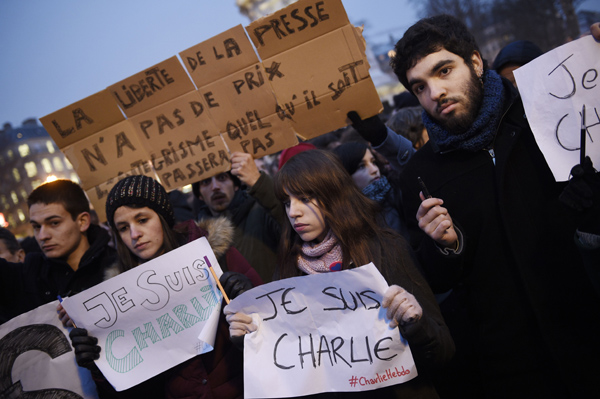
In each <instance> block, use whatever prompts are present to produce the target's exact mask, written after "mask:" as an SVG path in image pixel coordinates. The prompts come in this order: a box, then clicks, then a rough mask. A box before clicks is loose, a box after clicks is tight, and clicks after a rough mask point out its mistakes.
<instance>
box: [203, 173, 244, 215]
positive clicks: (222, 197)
mask: <svg viewBox="0 0 600 399" xmlns="http://www.w3.org/2000/svg"><path fill="white" fill-rule="evenodd" d="M237 190H238V187H236V186H235V185H234V184H233V180H231V177H230V176H229V175H228V174H227V173H220V174H218V175H216V176H213V177H210V178H208V179H204V180H202V181H201V182H200V199H201V200H202V201H204V203H206V206H208V209H210V212H211V213H212V214H213V215H214V216H217V215H218V214H220V213H222V212H224V211H225V210H226V209H227V208H228V207H229V204H231V201H232V200H233V196H234V195H235V192H236V191H237Z"/></svg>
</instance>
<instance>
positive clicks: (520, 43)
mask: <svg viewBox="0 0 600 399" xmlns="http://www.w3.org/2000/svg"><path fill="white" fill-rule="evenodd" d="M542 54H543V51H542V50H541V49H540V48H539V47H538V46H537V45H536V44H534V43H532V42H530V41H529V40H517V41H515V42H512V43H509V44H507V45H506V46H504V48H502V50H500V52H499V53H498V55H497V56H496V59H495V60H494V65H493V69H494V70H495V71H496V72H499V71H500V69H502V67H503V66H504V65H506V64H516V65H525V64H527V63H528V62H529V61H533V60H534V59H536V58H537V57H539V56H540V55H542Z"/></svg>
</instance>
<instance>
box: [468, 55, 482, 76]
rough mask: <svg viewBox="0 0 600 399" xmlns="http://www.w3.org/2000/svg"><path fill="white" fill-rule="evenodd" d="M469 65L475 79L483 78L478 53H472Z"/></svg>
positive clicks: (480, 59)
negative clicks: (471, 67) (475, 75)
mask: <svg viewBox="0 0 600 399" xmlns="http://www.w3.org/2000/svg"><path fill="white" fill-rule="evenodd" d="M471 64H472V65H473V70H474V71H475V73H476V74H477V77H478V78H481V77H482V76H483V59H482V58H481V54H479V51H473V55H471Z"/></svg>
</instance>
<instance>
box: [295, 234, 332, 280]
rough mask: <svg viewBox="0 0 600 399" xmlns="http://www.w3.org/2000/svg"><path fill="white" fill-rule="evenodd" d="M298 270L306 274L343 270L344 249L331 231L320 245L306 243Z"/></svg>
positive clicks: (301, 252) (303, 245) (299, 258)
mask: <svg viewBox="0 0 600 399" xmlns="http://www.w3.org/2000/svg"><path fill="white" fill-rule="evenodd" d="M298 268H299V269H300V270H302V271H303V272H304V273H306V274H317V273H327V272H337V271H339V270H342V247H341V245H340V243H339V242H338V239H337V237H336V236H335V234H333V232H332V231H331V230H329V232H328V233H327V235H326V236H325V238H324V239H323V241H321V242H320V243H318V244H311V243H310V242H305V243H304V244H302V249H301V251H300V255H298Z"/></svg>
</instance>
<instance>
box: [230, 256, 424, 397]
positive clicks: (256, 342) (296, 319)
mask: <svg viewBox="0 0 600 399" xmlns="http://www.w3.org/2000/svg"><path fill="white" fill-rule="evenodd" d="M387 288H388V284H387V283H386V281H385V279H384V278H383V276H382V275H381V273H379V271H378V270H377V268H376V267H375V266H374V265H373V264H372V263H370V264H368V265H366V266H362V267H359V268H356V269H352V270H345V271H341V272H333V273H323V274H316V275H309V276H303V277H294V278H289V279H285V280H280V281H275V282H272V283H269V284H265V285H262V286H259V287H256V288H254V289H252V290H250V291H247V292H245V293H244V294H242V295H240V296H239V297H237V298H236V299H234V300H233V301H232V302H231V303H230V304H229V305H228V310H230V311H232V312H243V313H245V314H248V315H250V314H251V315H253V316H252V317H253V319H254V320H256V322H257V323H258V330H257V331H256V332H253V333H250V334H247V335H246V336H245V337H244V397H246V398H283V397H294V396H303V395H309V394H315V393H319V392H354V391H368V390H373V389H377V388H382V387H386V386H390V385H395V384H400V383H403V382H406V381H408V380H411V379H412V378H414V377H416V376H417V369H416V367H415V364H414V360H413V357H412V354H411V351H410V347H409V346H408V343H407V341H406V340H405V339H404V338H403V337H402V336H401V335H400V332H399V330H398V328H393V329H392V328H390V327H389V325H388V323H389V320H386V318H385V313H386V312H385V309H383V308H382V307H381V302H382V300H383V293H384V292H385V290H386V289H387ZM272 381H277V383H276V384H273V383H272Z"/></svg>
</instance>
